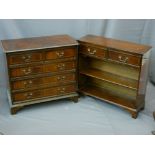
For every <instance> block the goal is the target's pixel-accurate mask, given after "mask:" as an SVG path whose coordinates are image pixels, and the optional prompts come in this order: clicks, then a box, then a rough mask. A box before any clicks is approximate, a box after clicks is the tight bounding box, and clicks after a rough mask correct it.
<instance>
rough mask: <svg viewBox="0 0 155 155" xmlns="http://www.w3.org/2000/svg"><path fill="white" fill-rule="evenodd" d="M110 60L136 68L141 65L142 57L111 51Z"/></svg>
mask: <svg viewBox="0 0 155 155" xmlns="http://www.w3.org/2000/svg"><path fill="white" fill-rule="evenodd" d="M109 59H110V60H113V61H116V62H120V63H124V64H129V65H134V66H140V64H141V57H140V56H137V55H130V54H126V53H122V52H119V51H109Z"/></svg>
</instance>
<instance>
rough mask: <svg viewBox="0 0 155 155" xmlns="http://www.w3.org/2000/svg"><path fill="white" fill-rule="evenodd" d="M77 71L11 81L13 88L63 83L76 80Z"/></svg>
mask: <svg viewBox="0 0 155 155" xmlns="http://www.w3.org/2000/svg"><path fill="white" fill-rule="evenodd" d="M75 78H76V76H75V73H66V74H61V75H56V76H47V77H38V78H32V79H27V80H18V81H13V82H11V87H12V90H20V89H27V88H36V87H40V86H47V85H48V86H49V85H53V86H54V85H62V84H64V83H70V82H75V81H76V79H75Z"/></svg>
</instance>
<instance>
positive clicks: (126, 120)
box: [0, 19, 155, 134]
mask: <svg viewBox="0 0 155 155" xmlns="http://www.w3.org/2000/svg"><path fill="white" fill-rule="evenodd" d="M64 33H65V34H69V35H71V36H73V37H74V38H76V39H79V38H80V37H82V36H84V35H86V34H96V35H102V36H106V37H112V38H116V39H123V40H128V41H133V42H137V43H144V44H150V45H153V46H154V40H155V37H154V36H155V20H87V19H85V20H0V39H10V38H21V37H33V36H43V35H54V34H64ZM151 59H152V61H151V67H150V68H151V71H150V75H151V77H152V79H154V81H155V70H154V69H155V61H153V59H154V60H155V51H154V48H153V52H152V57H151ZM148 86H149V87H148V88H149V89H148V90H147V95H146V108H145V110H144V111H143V112H141V113H140V115H139V117H138V118H137V119H136V120H133V119H131V118H130V115H129V114H128V113H126V111H124V110H122V109H121V108H118V107H116V106H113V105H111V104H106V103H105V102H103V101H100V100H96V99H94V98H89V97H87V98H80V102H79V103H78V104H70V101H68V100H62V101H55V102H54V101H53V102H52V104H48V103H47V104H46V103H44V104H36V105H33V106H30V107H29V106H28V107H25V108H24V109H23V110H22V111H21V112H20V111H19V113H18V114H17V115H15V116H12V115H10V112H9V105H8V104H7V102H8V101H7V98H6V91H5V90H6V89H5V88H6V77H5V74H4V59H3V57H2V51H0V131H1V132H2V133H4V134H150V131H151V130H153V129H154V127H155V126H154V122H153V118H152V111H153V110H154V109H155V104H154V102H155V99H154V92H155V91H154V90H155V87H153V86H152V85H150V84H149V85H148ZM58 102H59V104H57V103H58ZM45 105H46V106H45ZM111 114H112V115H111ZM145 114H147V115H145ZM149 116H151V117H149Z"/></svg>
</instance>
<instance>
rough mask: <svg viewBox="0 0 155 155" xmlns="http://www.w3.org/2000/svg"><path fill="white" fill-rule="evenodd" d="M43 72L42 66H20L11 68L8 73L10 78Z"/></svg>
mask: <svg viewBox="0 0 155 155" xmlns="http://www.w3.org/2000/svg"><path fill="white" fill-rule="evenodd" d="M39 73H43V66H41V65H40V66H31V67H20V68H11V69H10V75H11V78H14V77H22V76H30V75H35V74H39Z"/></svg>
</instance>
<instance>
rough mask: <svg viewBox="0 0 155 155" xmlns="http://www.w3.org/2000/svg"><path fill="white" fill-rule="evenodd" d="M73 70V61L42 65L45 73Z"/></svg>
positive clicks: (74, 67) (74, 63)
mask: <svg viewBox="0 0 155 155" xmlns="http://www.w3.org/2000/svg"><path fill="white" fill-rule="evenodd" d="M73 69H76V62H75V61H68V62H58V63H50V64H45V65H44V72H46V73H52V72H63V71H68V70H73Z"/></svg>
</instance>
